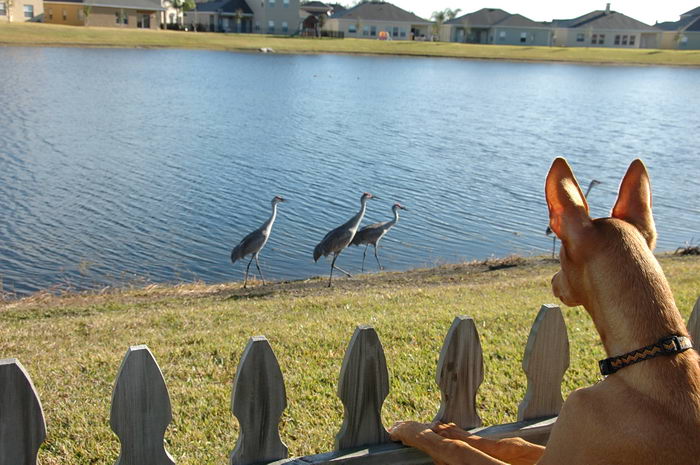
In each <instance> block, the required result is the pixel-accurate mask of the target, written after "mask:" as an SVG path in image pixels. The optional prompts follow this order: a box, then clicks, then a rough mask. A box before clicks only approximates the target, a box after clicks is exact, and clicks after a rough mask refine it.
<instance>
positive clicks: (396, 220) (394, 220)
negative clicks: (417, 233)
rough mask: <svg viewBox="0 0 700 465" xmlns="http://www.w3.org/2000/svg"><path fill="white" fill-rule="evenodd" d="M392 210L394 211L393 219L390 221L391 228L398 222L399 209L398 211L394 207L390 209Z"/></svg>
mask: <svg viewBox="0 0 700 465" xmlns="http://www.w3.org/2000/svg"><path fill="white" fill-rule="evenodd" d="M392 210H393V211H394V219H393V220H391V221H390V223H391V225H392V226H393V225H395V224H396V223H398V222H399V209H398V207H394V208H392Z"/></svg>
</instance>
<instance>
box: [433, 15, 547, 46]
mask: <svg viewBox="0 0 700 465" xmlns="http://www.w3.org/2000/svg"><path fill="white" fill-rule="evenodd" d="M440 39H441V40H445V41H449V42H462V43H470V44H500V45H551V40H552V32H551V28H550V27H549V25H548V24H546V23H540V22H537V21H533V20H531V19H529V18H526V17H525V16H522V15H519V14H511V13H508V12H507V11H504V10H501V9H499V8H482V9H481V10H478V11H474V12H472V13H467V14H465V15H462V16H460V17H458V18H455V19H452V20H450V21H447V22H446V23H445V24H444V25H443V26H442V30H441V31H440Z"/></svg>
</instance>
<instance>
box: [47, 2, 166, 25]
mask: <svg viewBox="0 0 700 465" xmlns="http://www.w3.org/2000/svg"><path fill="white" fill-rule="evenodd" d="M120 10H121V11H123V14H124V15H126V16H127V17H128V21H127V24H121V23H119V24H117V20H116V13H117V11H120ZM64 13H65V15H64ZM143 14H147V15H149V17H150V19H151V24H150V29H158V28H160V13H159V12H156V11H141V10H135V9H127V8H122V9H120V8H111V7H98V6H93V7H92V8H91V9H90V14H89V15H88V17H87V21H85V19H84V18H85V15H84V12H83V5H76V4H74V3H61V2H46V3H45V15H44V21H45V22H47V23H51V24H65V25H70V26H91V27H123V28H130V29H132V28H133V29H135V28H137V27H138V16H139V15H143Z"/></svg>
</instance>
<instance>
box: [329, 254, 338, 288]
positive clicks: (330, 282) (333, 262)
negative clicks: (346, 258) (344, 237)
mask: <svg viewBox="0 0 700 465" xmlns="http://www.w3.org/2000/svg"><path fill="white" fill-rule="evenodd" d="M336 258H338V256H337V255H333V261H332V262H331V274H330V275H329V276H328V287H331V285H332V284H333V268H335V259H336Z"/></svg>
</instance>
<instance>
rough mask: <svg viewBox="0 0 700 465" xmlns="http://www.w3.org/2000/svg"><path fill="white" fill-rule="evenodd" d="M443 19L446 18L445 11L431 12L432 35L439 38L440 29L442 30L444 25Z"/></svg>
mask: <svg viewBox="0 0 700 465" xmlns="http://www.w3.org/2000/svg"><path fill="white" fill-rule="evenodd" d="M445 18H447V15H446V14H445V10H442V11H433V14H432V16H431V17H430V19H432V20H433V21H435V23H434V24H433V35H438V36H439V34H440V29H442V25H443V24H444V23H445Z"/></svg>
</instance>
